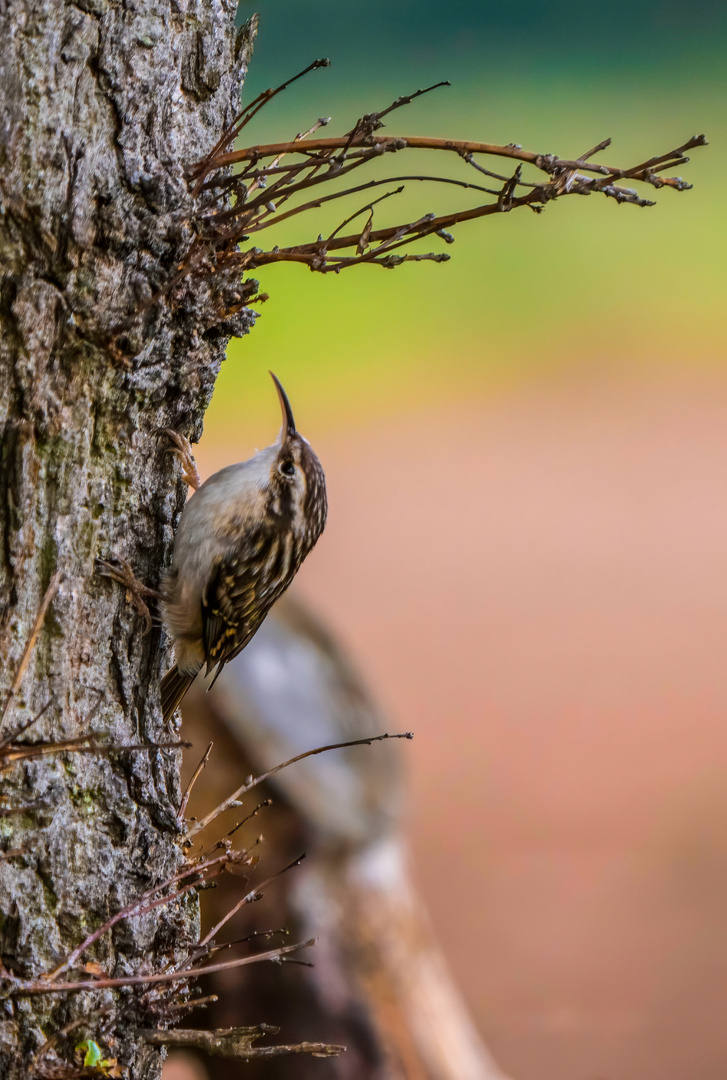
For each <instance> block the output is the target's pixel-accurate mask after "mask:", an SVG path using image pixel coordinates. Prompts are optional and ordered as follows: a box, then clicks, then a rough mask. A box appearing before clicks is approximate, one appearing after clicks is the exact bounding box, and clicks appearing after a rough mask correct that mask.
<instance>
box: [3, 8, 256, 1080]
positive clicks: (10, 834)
mask: <svg viewBox="0 0 727 1080" xmlns="http://www.w3.org/2000/svg"><path fill="white" fill-rule="evenodd" d="M236 7H237V3H236V0H171V2H170V0H125V2H124V3H123V4H122V3H119V2H117V0H76V2H75V3H71V2H68V0H66V2H63V0H22V2H19V0H0V35H1V38H2V43H3V44H2V49H1V50H0V95H1V96H2V101H1V104H0V124H1V125H2V129H1V130H2V134H1V136H0V154H1V155H2V167H1V172H0V201H1V202H2V211H3V213H2V217H0V279H1V287H2V294H1V296H2V298H1V300H0V318H1V321H2V326H1V336H0V416H1V418H2V471H1V474H0V538H1V543H0V573H1V577H0V605H1V611H2V614H1V616H0V656H1V657H2V670H1V672H0V693H1V695H2V696H0V708H2V706H3V704H4V703H7V710H6V715H5V717H4V721H3V726H2V729H1V730H0V741H2V739H3V738H8V737H12V736H13V735H14V734H15V733H17V732H18V731H19V729H20V728H21V727H22V726H23V725H24V724H25V723H27V722H28V721H30V720H31V719H32V718H33V717H35V716H37V714H39V713H40V712H41V711H43V715H42V717H41V718H40V719H38V720H37V722H36V723H35V724H34V725H33V726H32V727H31V728H30V729H29V730H28V732H27V733H26V734H25V735H24V736H23V738H24V740H25V741H33V742H38V741H43V742H57V741H59V740H61V739H63V740H67V739H71V738H75V737H78V736H84V735H88V734H90V733H93V734H95V735H96V736H98V739H99V741H105V742H110V743H113V744H114V745H124V744H130V743H133V744H139V743H149V744H151V743H156V742H159V741H164V740H165V739H166V740H167V741H169V739H170V738H173V733H169V732H164V731H163V730H162V729H161V721H160V715H161V714H160V709H159V697H158V682H159V677H160V675H161V673H162V671H163V669H164V668H165V666H167V665H168V661H167V660H166V659H165V655H164V647H163V646H164V644H165V643H164V640H163V638H162V635H161V634H160V632H159V630H158V629H154V630H152V632H151V633H150V634H149V636H146V637H145V636H144V633H143V631H144V624H143V621H142V620H141V619H140V618H139V616H138V614H136V613H135V611H134V609H133V607H131V606H130V605H129V604H128V603H127V598H126V597H125V594H124V590H123V589H121V588H119V587H118V585H116V584H115V583H113V582H110V581H108V580H106V579H103V578H100V577H99V576H98V574H97V573H96V572H95V565H94V564H95V559H96V558H97V557H99V556H100V557H101V558H106V559H108V558H109V557H111V556H114V555H120V556H123V557H125V558H126V559H128V560H129V562H130V563H131V564H132V565H133V567H134V569H135V570H136V572H137V573H138V575H139V576H140V577H141V578H142V580H144V581H145V582H147V583H149V584H151V585H155V584H156V583H157V582H158V581H159V576H160V570H161V568H162V566H163V564H164V563H165V562H167V561H168V558H169V552H170V545H171V542H172V537H173V532H174V527H175V524H176V520H177V516H178V514H179V512H180V510H181V508H182V506H183V504H184V500H185V493H186V492H185V487H184V485H183V484H182V483H181V481H180V479H179V470H178V468H177V467H176V466H174V465H173V464H172V462H173V458H171V457H170V456H168V455H167V454H166V453H165V449H166V446H165V443H164V440H163V439H161V438H160V437H159V435H158V433H157V432H158V429H160V428H165V427H170V428H174V429H176V430H178V431H181V432H182V433H184V434H186V435H188V436H190V437H191V438H193V439H194V438H198V437H199V432H200V429H201V422H202V416H203V413H204V410H205V407H206V405H207V403H208V400H209V397H210V394H211V392H212V387H213V384H214V380H215V376H216V374H217V372H218V370H219V366H220V363H221V361H222V359H223V355H224V349H225V345H226V342H227V339H228V337H229V336H230V334H232V333H234V334H237V335H240V334H243V333H245V332H246V331H247V330H248V329H249V326H250V325H251V321H252V317H251V315H250V313H249V312H248V311H246V310H243V311H242V313H241V314H239V315H237V316H235V318H234V319H232V320H227V321H221V320H222V316H221V315H220V314H219V313H220V312H223V311H225V310H227V309H229V308H230V307H232V306H234V305H235V304H236V305H237V307H238V308H239V304H240V300H241V296H242V294H241V286H240V283H239V281H238V280H235V278H234V277H233V276H230V277H229V278H227V279H225V278H224V275H222V276H221V280H216V281H215V285H214V290H212V289H211V288H210V286H209V285H205V284H200V283H199V282H197V283H194V284H192V283H190V282H189V280H184V279H182V280H179V281H177V284H176V285H175V287H174V288H173V289H170V288H169V283H170V282H171V281H172V279H173V278H174V275H175V273H176V272H177V270H178V268H179V266H180V263H181V262H182V261H183V259H184V256H185V253H186V252H187V250H188V249H189V246H190V244H191V241H192V239H193V225H192V221H193V206H192V198H191V195H190V192H189V187H188V184H187V182H186V179H185V167H186V166H188V165H189V164H190V163H191V162H192V161H194V160H195V159H197V158H199V157H200V156H202V155H203V154H204V153H205V152H207V151H208V150H209V149H210V148H211V147H212V146H213V145H214V143H215V142H216V141H217V139H218V138H219V136H220V134H221V133H222V131H223V129H224V128H225V126H226V125H227V124H228V123H229V122H230V121H231V119H232V118H233V115H234V113H235V112H236V109H237V107H238V102H239V96H240V90H241V85H242V80H243V77H244V72H245V66H246V63H247V59H248V55H249V51H250V47H251V42H252V32H251V31H250V30H248V31H245V30H243V31H242V32H237V33H236V30H235V26H234V16H235V10H236ZM49 586H50V591H49V592H48V596H49V597H50V604H49V606H48V608H47V611H46V614H45V617H44V619H43V620H42V625H41V627H40V632H39V634H38V635H37V638H34V635H33V627H34V624H35V623H36V620H37V616H38V615H39V612H40V611H41V605H42V602H43V598H44V596H46V593H47V590H49ZM26 650H27V656H28V666H27V668H26V670H25V673H24V675H23V678H22V680H21V681H20V685H19V686H18V687H17V689H15V690H14V692H13V693H12V694H11V696H10V699H9V700H8V695H9V694H10V693H11V687H13V684H14V680H15V682H17V678H16V676H17V675H18V673H19V671H20V667H21V658H22V656H23V653H24V651H26ZM178 754H179V752H178V751H175V750H169V749H167V750H155V749H154V748H153V747H150V748H149V749H137V750H130V751H127V752H124V753H119V752H114V753H110V754H103V753H97V752H91V753H84V754H80V753H78V754H68V753H55V754H52V753H51V754H48V755H47V756H44V757H41V758H38V759H36V760H28V761H19V762H17V763H15V764H14V765H13V766H12V768H10V769H7V770H6V771H5V772H4V773H3V774H2V784H3V796H2V807H1V809H0V813H1V814H2V817H0V827H1V828H2V842H1V848H0V952H1V953H2V958H3V962H4V964H5V965H6V968H7V970H8V971H9V972H10V973H11V974H16V975H21V976H23V977H26V978H29V977H32V978H35V977H39V976H41V975H42V974H43V973H46V972H49V971H51V970H52V969H53V968H54V966H56V965H57V964H58V963H59V962H60V961H62V959H63V958H64V957H65V956H66V955H67V954H68V953H69V952H70V950H71V949H72V948H73V947H74V946H76V945H77V944H78V943H79V942H80V941H82V940H83V939H84V937H85V936H86V935H87V933H88V932H89V931H90V930H93V929H94V928H96V927H98V926H99V925H101V924H102V923H103V922H104V921H105V920H106V919H107V918H108V916H109V915H110V914H113V912H114V911H116V910H118V909H119V908H120V907H122V906H123V905H124V904H125V903H127V902H129V901H130V900H132V899H133V898H134V897H136V896H138V895H139V894H140V893H142V892H143V891H144V890H146V889H148V888H149V887H150V886H152V885H154V884H156V883H158V882H160V881H161V880H163V879H164V878H166V877H168V876H169V875H170V874H173V873H174V872H175V868H176V867H177V866H178V865H179V863H180V860H181V854H180V848H179V846H178V843H177V840H178V823H177V816H176V812H177V807H178V806H179V801H180V792H179V781H178V773H179V768H178V767H179V759H178ZM192 895H193V894H188V897H187V898H185V901H181V902H179V903H178V904H176V905H175V904H172V905H170V906H169V907H162V908H160V909H159V908H158V909H156V910H154V911H152V912H150V913H149V914H147V915H146V916H142V917H137V918H134V919H129V920H126V921H124V922H121V923H119V924H118V925H117V926H116V927H115V928H114V931H113V932H111V933H106V934H105V935H104V936H103V938H102V939H101V941H100V942H99V943H98V944H97V945H96V946H94V948H93V949H92V950H91V951H90V955H85V956H84V957H82V958H81V961H80V963H85V962H88V961H91V960H92V961H94V962H95V963H97V964H99V965H100V967H101V968H102V969H103V970H104V971H105V972H107V973H108V974H110V975H113V976H122V975H127V974H131V973H137V972H140V971H149V970H151V969H155V970H159V969H160V968H161V967H162V966H163V965H164V964H165V963H167V962H169V961H171V960H173V959H174V957H175V956H176V955H179V951H180V950H181V949H182V948H183V946H184V944H185V942H188V941H189V940H190V939H194V937H195V933H196V926H197V918H198V912H197V905H196V900H194V899H192V898H191V896H192ZM153 1007H154V1004H153V998H151V997H150V996H149V994H148V992H146V991H145V990H144V989H143V988H142V989H139V990H136V988H135V989H134V990H133V991H132V990H129V991H128V992H122V993H119V992H118V991H117V992H108V991H106V992H101V991H98V992H95V993H94V994H90V993H79V994H73V995H69V994H43V995H39V996H32V997H30V996H26V997H20V998H13V997H10V998H8V999H7V1000H6V1001H5V1003H4V1007H3V1015H2V1020H1V1021H0V1075H2V1076H3V1077H10V1078H14V1077H20V1076H23V1077H26V1076H28V1075H39V1076H43V1075H48V1076H49V1075H76V1074H75V1073H70V1072H67V1073H61V1072H59V1071H56V1072H53V1071H52V1069H51V1064H50V1062H51V1060H52V1061H53V1062H55V1065H54V1068H57V1070H58V1069H60V1067H61V1065H60V1063H61V1062H67V1063H70V1062H72V1061H73V1060H74V1059H73V1054H74V1046H76V1045H77V1044H78V1043H79V1042H81V1041H82V1040H84V1039H93V1040H94V1041H96V1042H97V1043H98V1044H99V1046H100V1048H101V1050H102V1051H103V1053H104V1056H106V1057H117V1058H118V1059H119V1063H120V1064H121V1065H123V1066H125V1067H127V1068H128V1069H129V1073H128V1075H130V1076H133V1077H134V1078H141V1077H153V1076H157V1075H158V1073H159V1069H160V1063H161V1054H160V1051H159V1050H158V1049H156V1048H151V1047H149V1046H147V1045H145V1044H144V1043H143V1042H142V1041H141V1040H140V1038H139V1037H138V1036H137V1034H136V1032H137V1031H138V1030H139V1029H141V1028H142V1027H147V1028H148V1027H149V1026H150V1012H151V1014H152V1019H153ZM69 1025H74V1026H73V1027H72V1028H71V1029H70V1030H69V1031H68V1033H67V1035H66V1036H64V1037H63V1038H62V1039H61V1040H60V1041H57V1042H56V1043H55V1044H54V1045H53V1046H52V1047H49V1046H47V1045H46V1046H44V1044H46V1040H47V1039H48V1038H49V1037H50V1036H52V1035H54V1034H55V1033H57V1032H59V1031H60V1030H61V1029H63V1028H68V1026H69ZM49 1055H50V1056H49ZM76 1061H78V1057H76Z"/></svg>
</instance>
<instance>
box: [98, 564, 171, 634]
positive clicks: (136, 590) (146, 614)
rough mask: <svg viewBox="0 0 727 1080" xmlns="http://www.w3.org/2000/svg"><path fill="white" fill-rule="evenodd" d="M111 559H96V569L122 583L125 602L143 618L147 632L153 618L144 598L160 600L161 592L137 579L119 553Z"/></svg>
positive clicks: (146, 632)
mask: <svg viewBox="0 0 727 1080" xmlns="http://www.w3.org/2000/svg"><path fill="white" fill-rule="evenodd" d="M113 559H114V561H113V562H107V561H106V560H105V559H97V560H96V570H97V572H98V573H99V574H101V576H102V577H108V578H111V579H112V580H113V581H118V583H119V585H123V587H124V588H125V589H126V602H127V603H131V604H133V605H134V607H135V608H136V610H137V612H138V613H139V615H140V616H141V617H142V619H143V620H144V633H145V634H148V633H149V631H150V630H151V627H152V622H153V619H152V614H151V611H150V610H149V605H148V604H147V603H146V599H147V598H148V599H151V600H161V599H162V594H161V593H160V592H159V591H158V589H150V588H149V586H148V585H145V584H144V583H143V582H142V581H139V579H138V577H137V576H136V574H135V573H134V571H133V569H132V566H131V563H130V562H127V560H126V559H123V558H122V557H121V556H120V555H115V556H114V557H113Z"/></svg>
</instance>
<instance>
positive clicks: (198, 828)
mask: <svg viewBox="0 0 727 1080" xmlns="http://www.w3.org/2000/svg"><path fill="white" fill-rule="evenodd" d="M413 738H414V736H413V735H412V733H411V732H410V731H407V732H403V733H402V734H399V735H389V734H388V733H386V734H384V735H372V736H370V737H369V738H368V739H351V740H349V741H348V742H340V743H329V744H328V745H327V746H318V747H316V749H314V750H306V751H305V752H304V753H302V754H296V756H295V757H292V758H288V760H287V761H284V762H283V763H282V764H281V765H276V766H274V768H272V769H268V771H267V772H265V773H261V774H260V776H256V777H254V778H253V779H252V780H249V781H248V782H246V783H244V784H242V785H241V786H240V787H239V788H238V789H237V790H236V791H233V793H232V795H230V796H229V797H228V798H227V799H225V801H224V802H221V803H220V804H219V806H216V807H215V809H214V810H210V812H209V814H207V815H206V816H205V817H203V818H202V819H201V820H200V821H197V822H195V823H194V825H193V826H192V827H191V829H189V830H188V831H187V840H190V839H191V838H192V837H193V836H196V835H197V833H200V832H202V830H203V829H206V828H207V826H208V825H209V824H210V823H211V822H213V821H214V820H215V818H218V817H219V816H220V814H223V813H224V812H225V810H228V809H229V808H230V807H231V806H232V805H233V804H235V803H236V802H238V801H239V799H240V797H241V796H242V795H246V794H247V793H248V791H252V789H253V788H255V787H257V786H258V784H262V783H264V782H265V781H266V780H269V779H270V777H271V776H275V774H276V773H279V772H280V771H281V770H282V769H287V768H288V766H289V765H294V764H295V763H296V762H297V761H303V760H304V759H305V758H309V757H315V755H316V754H325V753H327V752H328V751H329V750H345V749H347V748H348V747H351V746H370V745H371V744H372V743H375V742H382V741H383V740H384V739H413Z"/></svg>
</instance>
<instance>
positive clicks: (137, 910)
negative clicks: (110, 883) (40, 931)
mask: <svg viewBox="0 0 727 1080" xmlns="http://www.w3.org/2000/svg"><path fill="white" fill-rule="evenodd" d="M242 857H243V856H242V854H241V853H240V852H235V851H226V852H225V854H224V855H218V856H216V857H215V858H213V859H207V860H205V861H204V862H197V863H195V864H194V865H193V866H189V867H187V868H186V869H185V870H182V871H180V872H179V873H178V874H175V875H174V877H170V878H167V879H166V881H162V882H160V883H159V884H158V885H154V886H153V887H152V888H151V889H147V890H146V892H144V893H142V894H141V896H137V897H136V898H135V899H134V900H132V901H131V902H130V903H128V904H126V905H125V906H124V907H122V908H120V909H119V911H117V912H116V913H115V914H114V915H112V916H111V917H110V918H108V919H107V920H106V922H105V923H104V924H103V925H102V926H99V927H98V929H97V930H94V931H93V933H91V934H89V935H88V937H86V938H85V939H84V940H83V941H82V942H81V944H80V945H78V946H77V947H76V948H75V949H74V950H73V951H72V952H70V953H69V954H68V956H67V957H66V959H65V960H63V961H62V962H61V963H60V964H58V966H57V967H55V968H54V969H53V971H51V972H49V973H48V974H47V975H46V976H45V979H46V980H47V981H48V982H51V981H52V980H53V979H56V978H57V977H58V976H59V975H61V974H63V972H64V971H69V970H70V969H71V968H73V967H75V965H76V963H77V961H78V960H79V959H80V958H81V956H82V955H83V953H84V952H85V951H86V949H89V948H90V947H91V945H93V944H95V943H96V942H97V941H98V940H99V939H100V938H102V937H103V936H104V934H107V933H108V932H109V930H111V929H112V928H113V927H114V926H115V925H116V924H117V923H119V922H121V921H122V920H123V919H128V918H131V916H133V915H139V914H141V913H142V912H143V911H144V910H146V909H145V904H146V903H147V902H148V901H149V900H150V899H151V898H152V897H154V896H155V894H156V893H158V892H161V891H162V890H163V889H169V888H171V887H172V886H173V885H176V884H177V883H178V882H180V881H183V880H184V879H185V878H188V877H192V876H195V877H198V878H200V879H201V878H202V874H203V872H204V871H209V870H210V869H212V868H215V867H219V869H220V870H221V869H222V868H223V866H224V865H226V864H227V863H230V862H233V861H239V860H240V859H241V858H242ZM208 878H209V874H208ZM199 883H200V882H199V881H195V882H193V883H192V885H191V886H188V887H185V889H184V890H183V891H186V889H187V888H194V887H196V886H197V885H199ZM178 895H181V892H178V893H172V894H171V895H169V896H165V897H162V898H161V901H160V902H161V903H167V902H169V901H171V900H174V899H175V898H176V896H178ZM152 906H156V903H155V904H154V905H152Z"/></svg>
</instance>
